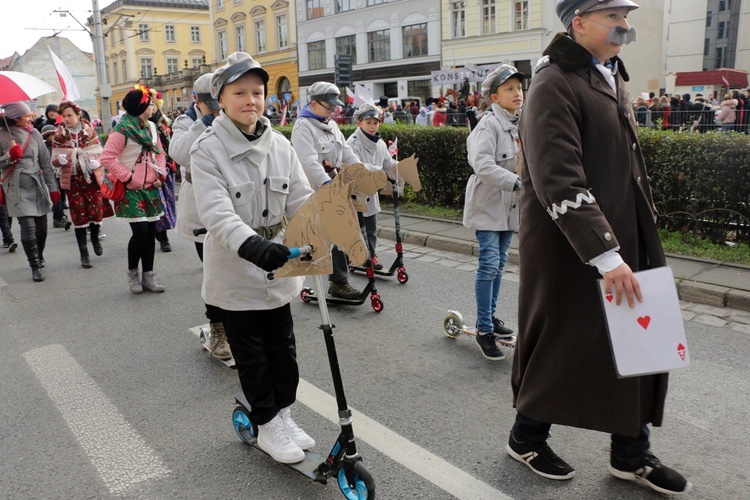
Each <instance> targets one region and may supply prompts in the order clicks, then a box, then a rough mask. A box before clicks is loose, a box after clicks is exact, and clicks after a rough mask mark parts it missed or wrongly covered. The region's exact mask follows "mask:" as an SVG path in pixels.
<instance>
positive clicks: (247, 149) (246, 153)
mask: <svg viewBox="0 0 750 500" xmlns="http://www.w3.org/2000/svg"><path fill="white" fill-rule="evenodd" d="M259 120H261V122H263V125H264V127H265V128H264V130H263V134H262V135H261V136H260V137H259V138H258V139H256V140H254V141H252V142H251V141H248V140H247V138H246V137H245V136H244V135H243V134H242V132H241V131H240V129H238V128H237V126H236V125H235V124H234V123H233V122H232V120H231V119H230V118H229V117H228V116H227V115H226V114H224V112H222V113H221V115H219V116H218V117H217V118H216V119H214V121H213V123H212V124H211V127H212V128H214V129H216V133H217V134H218V136H219V138H220V139H221V142H222V144H223V145H224V148H225V149H226V151H227V154H228V155H229V157H230V158H231V159H232V160H233V161H240V160H243V159H245V158H247V159H248V160H249V161H250V163H252V164H253V165H256V166H257V165H260V163H261V162H262V161H263V159H264V158H265V157H266V156H268V153H269V151H270V150H271V144H272V143H273V140H272V138H271V134H273V129H272V128H271V122H270V121H268V118H266V117H265V116H261V117H260V118H259Z"/></svg>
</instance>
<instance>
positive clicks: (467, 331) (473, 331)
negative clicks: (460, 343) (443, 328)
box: [459, 326, 516, 347]
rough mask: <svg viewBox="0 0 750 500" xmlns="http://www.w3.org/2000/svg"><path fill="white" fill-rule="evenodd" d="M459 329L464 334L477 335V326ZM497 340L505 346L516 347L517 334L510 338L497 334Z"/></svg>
mask: <svg viewBox="0 0 750 500" xmlns="http://www.w3.org/2000/svg"><path fill="white" fill-rule="evenodd" d="M459 331H460V332H461V333H463V334H464V335H471V336H472V337H476V336H477V329H476V328H471V327H468V326H467V327H464V328H460V329H459ZM495 342H497V343H498V344H500V345H503V346H505V347H515V345H516V336H515V335H513V337H511V338H510V339H507V338H502V337H498V336H497V335H495Z"/></svg>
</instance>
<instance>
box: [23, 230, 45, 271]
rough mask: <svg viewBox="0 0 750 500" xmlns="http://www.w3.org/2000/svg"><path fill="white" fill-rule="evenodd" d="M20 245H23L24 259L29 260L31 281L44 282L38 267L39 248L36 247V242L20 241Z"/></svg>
mask: <svg viewBox="0 0 750 500" xmlns="http://www.w3.org/2000/svg"><path fill="white" fill-rule="evenodd" d="M21 244H22V245H23V250H24V252H26V258H27V259H29V266H31V277H32V279H33V280H34V281H44V275H43V274H42V269H41V266H40V265H39V247H37V244H36V240H31V241H24V240H21Z"/></svg>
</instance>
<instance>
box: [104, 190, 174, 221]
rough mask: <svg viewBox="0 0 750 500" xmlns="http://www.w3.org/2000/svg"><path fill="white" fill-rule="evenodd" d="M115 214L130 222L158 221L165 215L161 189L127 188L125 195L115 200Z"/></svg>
mask: <svg viewBox="0 0 750 500" xmlns="http://www.w3.org/2000/svg"><path fill="white" fill-rule="evenodd" d="M115 214H116V215H117V217H118V218H120V219H128V222H156V221H158V220H159V219H160V218H161V216H162V215H164V206H163V205H162V201H161V196H160V195H159V190H158V189H156V188H151V189H133V190H128V189H126V190H125V196H124V197H123V198H122V200H120V201H116V202H115Z"/></svg>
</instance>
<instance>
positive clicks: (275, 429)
mask: <svg viewBox="0 0 750 500" xmlns="http://www.w3.org/2000/svg"><path fill="white" fill-rule="evenodd" d="M258 446H259V447H260V449H261V450H263V451H265V452H266V453H268V454H269V455H271V458H273V459H274V460H276V461H277V462H280V463H282V464H296V463H297V462H301V461H302V460H304V459H305V452H304V451H302V448H300V447H299V446H297V445H296V444H295V443H294V441H292V440H291V438H290V437H289V434H287V432H286V429H285V428H284V422H282V421H281V417H279V415H276V416H275V417H273V418H272V419H271V421H270V422H268V423H265V424H263V425H259V426H258Z"/></svg>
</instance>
